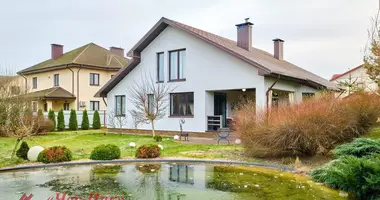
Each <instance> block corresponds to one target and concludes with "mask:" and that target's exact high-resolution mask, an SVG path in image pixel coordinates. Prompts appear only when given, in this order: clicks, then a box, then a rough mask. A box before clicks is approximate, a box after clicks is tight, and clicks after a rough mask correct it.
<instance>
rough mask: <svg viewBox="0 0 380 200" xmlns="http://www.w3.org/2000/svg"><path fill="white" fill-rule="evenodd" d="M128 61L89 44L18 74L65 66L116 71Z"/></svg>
mask: <svg viewBox="0 0 380 200" xmlns="http://www.w3.org/2000/svg"><path fill="white" fill-rule="evenodd" d="M128 61H129V60H128V59H127V58H125V57H122V56H119V55H117V54H115V53H113V52H111V51H110V50H108V49H105V48H103V47H101V46H99V45H97V44H94V43H89V44H86V45H84V46H81V47H79V48H77V49H74V50H71V51H69V52H66V53H64V54H63V55H62V56H60V57H58V58H57V59H55V60H53V59H49V60H46V61H43V62H41V63H39V64H36V65H34V66H31V67H28V68H26V69H23V70H21V71H19V72H18V74H29V73H35V72H41V71H48V70H54V69H56V68H59V67H66V66H67V65H82V66H85V67H95V68H102V69H104V70H118V69H120V68H121V67H123V66H125V65H127V64H128Z"/></svg>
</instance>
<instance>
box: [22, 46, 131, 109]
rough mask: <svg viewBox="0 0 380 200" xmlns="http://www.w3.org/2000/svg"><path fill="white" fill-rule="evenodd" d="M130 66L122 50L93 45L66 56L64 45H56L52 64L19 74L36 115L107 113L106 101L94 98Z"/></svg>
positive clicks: (52, 55) (32, 68) (73, 51)
mask: <svg viewBox="0 0 380 200" xmlns="http://www.w3.org/2000/svg"><path fill="white" fill-rule="evenodd" d="M127 63H128V59H127V58H125V57H124V49H121V48H117V47H111V48H110V50H108V49H105V48H103V47H101V46H98V45H96V44H94V43H89V44H87V45H84V46H82V47H79V48H77V49H74V50H71V51H69V52H67V53H63V45H59V44H52V45H51V58H50V59H49V60H46V61H43V62H41V63H39V64H36V65H34V66H32V67H29V68H26V69H24V70H21V71H19V72H18V73H17V74H19V75H20V76H22V77H23V78H24V82H25V90H26V91H27V93H28V96H29V97H31V98H32V99H33V101H32V103H31V106H32V110H33V111H37V110H38V109H42V110H43V111H45V112H46V111H48V110H49V109H53V110H54V111H59V110H60V109H64V110H70V109H75V110H84V109H87V110H106V103H105V102H106V101H105V99H102V98H96V97H94V95H95V93H96V92H97V91H98V90H99V89H100V88H101V87H102V86H103V85H104V84H105V83H106V82H107V81H109V80H110V79H111V78H112V76H113V75H114V74H116V73H117V71H118V70H119V69H120V68H121V67H123V66H125V65H127Z"/></svg>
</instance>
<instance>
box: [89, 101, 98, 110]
mask: <svg viewBox="0 0 380 200" xmlns="http://www.w3.org/2000/svg"><path fill="white" fill-rule="evenodd" d="M90 110H99V101H90Z"/></svg>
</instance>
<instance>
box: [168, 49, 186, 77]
mask: <svg viewBox="0 0 380 200" xmlns="http://www.w3.org/2000/svg"><path fill="white" fill-rule="evenodd" d="M185 62H186V49H181V50H175V51H169V80H170V81H185V80H186V79H185Z"/></svg>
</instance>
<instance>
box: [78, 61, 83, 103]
mask: <svg viewBox="0 0 380 200" xmlns="http://www.w3.org/2000/svg"><path fill="white" fill-rule="evenodd" d="M82 67H83V65H80V67H79V69H78V71H77V110H79V72H80V70H81V69H82Z"/></svg>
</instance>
